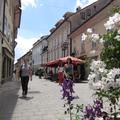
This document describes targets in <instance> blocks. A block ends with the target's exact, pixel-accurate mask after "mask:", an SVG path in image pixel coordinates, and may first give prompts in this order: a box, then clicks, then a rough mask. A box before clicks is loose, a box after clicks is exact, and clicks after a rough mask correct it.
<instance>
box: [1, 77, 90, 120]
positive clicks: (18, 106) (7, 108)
mask: <svg viewBox="0 0 120 120" xmlns="http://www.w3.org/2000/svg"><path fill="white" fill-rule="evenodd" d="M74 89H75V96H78V97H79V99H76V100H74V102H75V103H78V102H79V103H80V104H82V103H83V104H87V103H89V102H91V99H92V98H91V94H92V91H91V90H89V87H88V84H87V83H76V84H75V86H74ZM60 90H61V87H60V86H59V85H58V83H54V82H50V81H48V80H45V79H39V78H38V77H35V76H33V80H32V81H30V82H29V92H28V96H27V98H22V95H21V93H22V90H21V87H20V81H12V82H7V83H6V84H4V85H3V86H2V88H1V93H0V120H69V119H68V118H67V116H66V115H64V110H65V108H64V107H63V104H64V101H63V100H61V98H62V96H61V95H62V93H61V92H60Z"/></svg>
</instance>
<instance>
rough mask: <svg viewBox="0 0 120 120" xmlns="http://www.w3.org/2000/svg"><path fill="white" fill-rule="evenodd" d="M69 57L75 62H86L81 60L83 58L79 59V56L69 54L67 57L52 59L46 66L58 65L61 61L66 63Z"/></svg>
mask: <svg viewBox="0 0 120 120" xmlns="http://www.w3.org/2000/svg"><path fill="white" fill-rule="evenodd" d="M68 58H70V59H71V60H72V63H73V64H83V63H85V61H84V60H81V59H78V58H76V57H72V56H67V57H62V58H59V59H57V60H53V61H50V62H48V63H47V64H46V66H48V67H55V66H58V65H59V64H60V63H63V64H65V63H66V62H67V59H68Z"/></svg>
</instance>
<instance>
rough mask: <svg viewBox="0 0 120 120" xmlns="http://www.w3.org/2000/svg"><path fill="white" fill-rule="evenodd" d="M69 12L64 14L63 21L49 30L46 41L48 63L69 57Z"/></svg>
mask: <svg viewBox="0 0 120 120" xmlns="http://www.w3.org/2000/svg"><path fill="white" fill-rule="evenodd" d="M72 14H73V13H71V12H66V13H65V14H64V16H63V17H64V19H61V20H59V21H58V22H57V23H56V24H55V27H54V28H52V29H51V30H50V33H51V34H50V35H49V37H48V38H47V39H48V62H49V61H52V60H56V59H58V58H60V57H64V56H68V55H70V40H69V38H68V35H69V34H70V22H69V21H68V18H69V17H70V16H71V15H72Z"/></svg>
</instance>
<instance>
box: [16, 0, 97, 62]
mask: <svg viewBox="0 0 120 120" xmlns="http://www.w3.org/2000/svg"><path fill="white" fill-rule="evenodd" d="M95 1H97V0H21V3H22V7H21V9H22V16H21V25H20V28H19V30H18V31H19V32H18V36H17V39H16V42H17V46H16V48H15V61H17V59H19V58H20V57H21V56H23V55H24V54H25V53H26V52H28V51H29V50H30V49H31V48H32V45H33V43H35V42H36V41H37V40H38V39H39V38H40V37H41V36H42V35H48V34H49V30H50V29H51V28H52V27H54V25H55V24H56V23H57V21H59V19H61V18H63V15H64V13H65V12H67V11H70V12H75V9H76V8H77V7H78V6H81V8H84V7H85V6H87V5H89V4H91V3H93V2H95Z"/></svg>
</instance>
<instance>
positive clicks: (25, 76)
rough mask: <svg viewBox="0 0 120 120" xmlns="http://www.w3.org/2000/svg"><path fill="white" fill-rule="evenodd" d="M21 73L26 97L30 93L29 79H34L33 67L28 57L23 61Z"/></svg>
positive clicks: (23, 93)
mask: <svg viewBox="0 0 120 120" xmlns="http://www.w3.org/2000/svg"><path fill="white" fill-rule="evenodd" d="M19 75H20V78H21V85H22V95H23V97H26V96H27V93H28V83H29V79H30V80H32V69H31V67H30V65H29V64H28V62H27V60H26V59H23V62H22V64H21V66H20V71H19Z"/></svg>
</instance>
